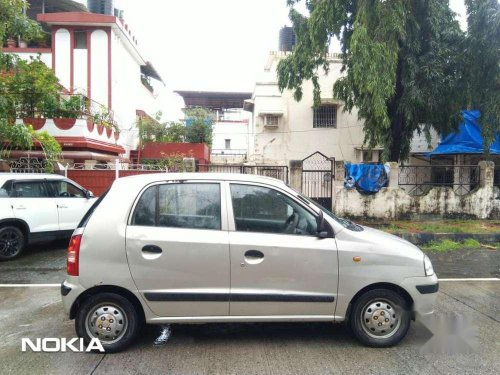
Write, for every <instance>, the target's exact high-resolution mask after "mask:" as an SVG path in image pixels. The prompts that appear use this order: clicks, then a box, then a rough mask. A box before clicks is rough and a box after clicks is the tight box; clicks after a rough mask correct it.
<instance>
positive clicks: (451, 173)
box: [398, 165, 480, 196]
mask: <svg viewBox="0 0 500 375" xmlns="http://www.w3.org/2000/svg"><path fill="white" fill-rule="evenodd" d="M479 174H480V170H479V166H478V165H455V166H453V165H403V166H400V167H399V181H398V182H399V186H401V187H402V188H403V189H405V190H406V191H407V192H408V193H409V194H410V195H414V196H420V195H425V194H427V193H428V192H429V191H430V190H431V189H432V188H433V187H439V186H442V187H450V188H452V189H453V191H454V192H455V194H457V195H460V196H461V195H465V194H467V193H470V192H471V191H472V190H474V189H475V188H476V187H477V186H479Z"/></svg>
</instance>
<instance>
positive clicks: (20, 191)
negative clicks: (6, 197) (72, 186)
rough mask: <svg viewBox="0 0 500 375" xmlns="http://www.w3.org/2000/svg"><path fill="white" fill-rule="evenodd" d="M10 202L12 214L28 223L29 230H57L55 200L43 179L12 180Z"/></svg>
mask: <svg viewBox="0 0 500 375" xmlns="http://www.w3.org/2000/svg"><path fill="white" fill-rule="evenodd" d="M10 202H11V205H12V209H13V211H14V216H15V217H16V218H18V219H21V220H24V221H25V222H26V223H28V225H29V228H30V231H31V232H37V233H38V232H54V231H58V230H59V223H58V217H57V206H56V202H55V199H54V198H53V197H52V196H51V193H50V188H49V186H48V185H47V183H46V182H45V180H24V181H23V180H17V181H14V182H13V184H12V190H11V192H10Z"/></svg>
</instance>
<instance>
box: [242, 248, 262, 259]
mask: <svg viewBox="0 0 500 375" xmlns="http://www.w3.org/2000/svg"><path fill="white" fill-rule="evenodd" d="M245 258H249V259H262V258H264V253H263V252H261V251H259V250H248V251H246V252H245Z"/></svg>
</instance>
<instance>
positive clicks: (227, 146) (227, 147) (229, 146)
mask: <svg viewBox="0 0 500 375" xmlns="http://www.w3.org/2000/svg"><path fill="white" fill-rule="evenodd" d="M224 141H225V144H226V150H229V149H231V140H230V139H225V140H224Z"/></svg>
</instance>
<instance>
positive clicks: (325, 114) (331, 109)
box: [313, 104, 337, 128]
mask: <svg viewBox="0 0 500 375" xmlns="http://www.w3.org/2000/svg"><path fill="white" fill-rule="evenodd" d="M336 127H337V106H336V105H334V104H323V105H320V106H319V107H318V108H315V109H314V118H313V128H336Z"/></svg>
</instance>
